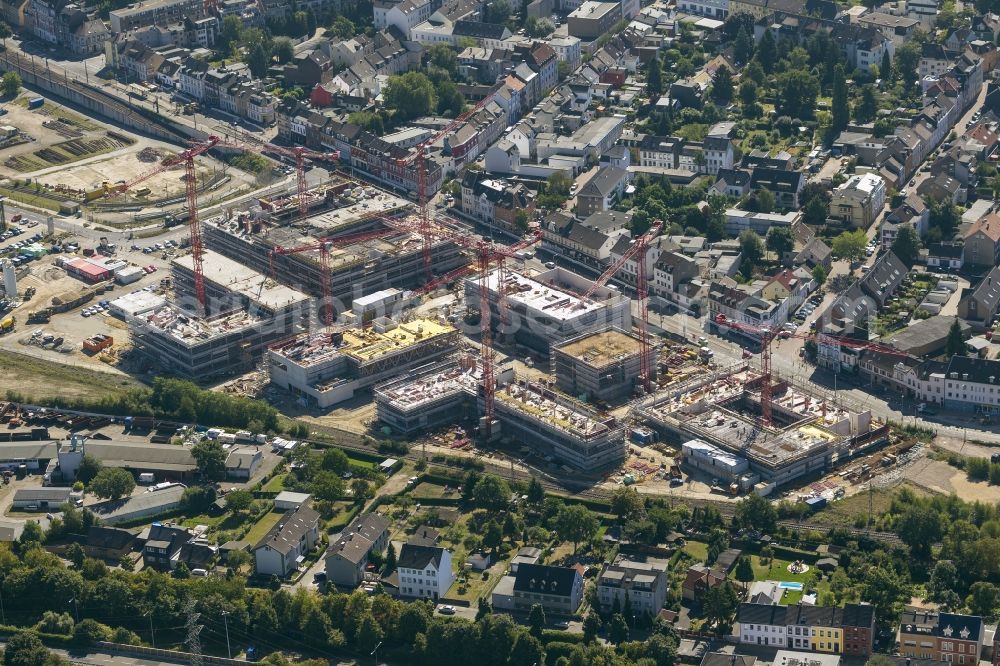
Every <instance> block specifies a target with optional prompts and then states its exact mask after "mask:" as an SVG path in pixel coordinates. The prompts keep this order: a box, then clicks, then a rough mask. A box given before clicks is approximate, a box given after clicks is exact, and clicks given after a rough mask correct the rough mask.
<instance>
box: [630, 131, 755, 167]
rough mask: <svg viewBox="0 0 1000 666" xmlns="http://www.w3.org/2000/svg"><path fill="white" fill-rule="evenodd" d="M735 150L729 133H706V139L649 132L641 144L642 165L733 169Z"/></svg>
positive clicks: (640, 161)
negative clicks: (698, 139) (659, 134)
mask: <svg viewBox="0 0 1000 666" xmlns="http://www.w3.org/2000/svg"><path fill="white" fill-rule="evenodd" d="M734 156H735V153H734V151H733V143H732V141H731V140H730V139H729V137H725V136H712V135H709V136H706V137H705V139H704V141H688V140H687V139H684V138H682V137H658V136H653V135H646V137H645V138H644V139H643V141H642V143H640V144H639V166H643V167H658V168H662V169H685V170H687V171H693V172H695V173H704V174H710V175H716V174H718V173H719V171H720V170H722V169H731V168H732V166H733V162H734Z"/></svg>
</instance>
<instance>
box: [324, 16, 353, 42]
mask: <svg viewBox="0 0 1000 666" xmlns="http://www.w3.org/2000/svg"><path fill="white" fill-rule="evenodd" d="M329 31H330V33H331V36H333V37H335V38H336V39H337V40H339V41H345V40H348V39H350V38H351V37H354V36H355V35H356V34H358V28H357V26H355V25H354V22H353V21H351V19H349V18H347V17H346V16H343V15H341V16H338V17H337V18H335V19H334V20H333V23H331V24H330V27H329Z"/></svg>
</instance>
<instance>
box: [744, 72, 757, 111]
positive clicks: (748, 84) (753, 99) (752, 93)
mask: <svg viewBox="0 0 1000 666" xmlns="http://www.w3.org/2000/svg"><path fill="white" fill-rule="evenodd" d="M757 92H758V88H757V84H756V83H754V82H753V80H752V79H746V80H744V81H743V82H741V83H740V103H741V104H743V106H751V105H753V104H756V103H757Z"/></svg>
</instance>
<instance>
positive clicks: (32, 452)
mask: <svg viewBox="0 0 1000 666" xmlns="http://www.w3.org/2000/svg"><path fill="white" fill-rule="evenodd" d="M57 450H58V445H57V444H56V443H55V442H4V443H2V444H0V460H17V459H19V458H22V459H26V460H34V459H36V458H37V459H39V460H51V459H52V458H55V457H56V451H57Z"/></svg>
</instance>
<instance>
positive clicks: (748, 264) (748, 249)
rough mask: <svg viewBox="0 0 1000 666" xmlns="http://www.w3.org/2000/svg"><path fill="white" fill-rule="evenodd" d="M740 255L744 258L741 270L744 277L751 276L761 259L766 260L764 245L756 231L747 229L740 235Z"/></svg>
mask: <svg viewBox="0 0 1000 666" xmlns="http://www.w3.org/2000/svg"><path fill="white" fill-rule="evenodd" d="M739 240H740V253H741V254H742V256H743V263H742V265H741V267H740V270H741V271H742V272H743V274H744V275H746V276H748V277H749V276H750V275H751V274H752V273H753V270H754V268H756V267H757V266H758V265H759V264H760V261H761V259H763V258H764V243H763V242H761V240H760V236H758V235H757V233H756V232H755V231H751V230H749V229H747V230H746V231H744V232H742V233H741V234H740V239H739Z"/></svg>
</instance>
